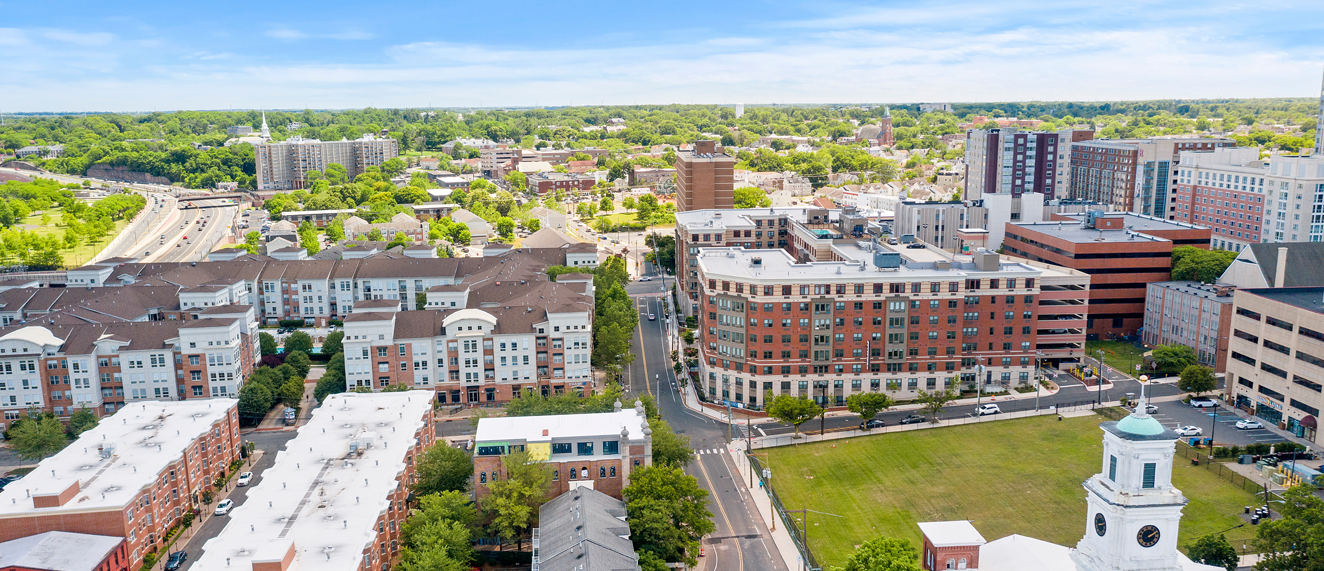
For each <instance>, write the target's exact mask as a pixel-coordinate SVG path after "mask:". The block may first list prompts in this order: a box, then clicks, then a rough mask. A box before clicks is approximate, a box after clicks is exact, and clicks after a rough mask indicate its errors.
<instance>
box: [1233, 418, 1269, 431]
mask: <svg viewBox="0 0 1324 571" xmlns="http://www.w3.org/2000/svg"><path fill="white" fill-rule="evenodd" d="M1237 428H1239V429H1241V430H1254V429H1256V428H1264V425H1263V424H1260V421H1258V420H1254V419H1250V418H1243V419H1241V420H1238V421H1237Z"/></svg>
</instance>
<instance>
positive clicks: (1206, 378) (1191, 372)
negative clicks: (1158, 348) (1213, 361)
mask: <svg viewBox="0 0 1324 571" xmlns="http://www.w3.org/2000/svg"><path fill="white" fill-rule="evenodd" d="M1177 388H1178V389H1181V390H1182V391H1184V392H1188V393H1195V395H1196V396H1200V395H1201V394H1204V393H1207V392H1209V391H1212V390H1214V389H1216V388H1218V380H1217V379H1215V378H1214V370H1213V369H1210V368H1209V367H1206V366H1204V365H1190V366H1188V367H1186V368H1185V369H1182V372H1181V375H1180V376H1179V377H1178V379H1177Z"/></svg>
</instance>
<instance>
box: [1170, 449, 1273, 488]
mask: <svg viewBox="0 0 1324 571" xmlns="http://www.w3.org/2000/svg"><path fill="white" fill-rule="evenodd" d="M1177 455H1178V456H1181V457H1183V458H1190V459H1191V460H1198V462H1196V465H1197V466H1199V467H1201V468H1204V469H1205V470H1208V471H1209V472H1210V473H1212V474H1213V475H1215V476H1218V477H1219V478H1222V479H1224V480H1227V481H1228V482H1231V483H1232V485H1234V486H1239V487H1241V489H1243V490H1246V491H1247V492H1250V493H1252V494H1267V493H1268V491H1269V489H1268V486H1266V485H1264V484H1260V483H1259V482H1256V481H1255V480H1252V479H1250V478H1247V477H1245V476H1243V475H1241V474H1238V473H1237V472H1236V471H1235V470H1232V469H1230V468H1228V467H1227V466H1226V464H1225V463H1223V462H1215V461H1213V460H1210V459H1209V455H1208V454H1206V453H1205V451H1203V450H1201V449H1199V448H1193V447H1191V446H1190V445H1189V444H1187V443H1185V442H1181V441H1177Z"/></svg>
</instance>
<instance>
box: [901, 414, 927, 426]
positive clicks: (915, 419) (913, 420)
mask: <svg viewBox="0 0 1324 571" xmlns="http://www.w3.org/2000/svg"><path fill="white" fill-rule="evenodd" d="M921 422H924V416H923V415H919V414H907V415H906V416H905V418H902V419H901V424H918V423H921Z"/></svg>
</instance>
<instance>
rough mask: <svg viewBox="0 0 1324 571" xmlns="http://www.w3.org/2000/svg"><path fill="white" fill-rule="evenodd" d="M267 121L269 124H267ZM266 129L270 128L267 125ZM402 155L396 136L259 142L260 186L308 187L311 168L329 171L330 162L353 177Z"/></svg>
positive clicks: (260, 187) (274, 187)
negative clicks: (392, 137) (345, 139)
mask: <svg viewBox="0 0 1324 571" xmlns="http://www.w3.org/2000/svg"><path fill="white" fill-rule="evenodd" d="M264 124H265V123H264ZM263 131H266V128H265V127H264V128H263ZM399 154H400V144H399V142H398V141H396V140H395V139H391V138H380V137H376V136H373V135H364V136H363V138H361V139H355V140H353V141H344V140H341V141H319V140H317V139H304V138H302V137H294V138H291V139H289V140H286V141H279V142H269V143H263V144H261V145H257V157H256V160H257V189H258V190H295V189H299V188H304V186H305V184H306V182H305V180H304V177H305V176H306V175H307V174H308V171H326V167H327V165H330V164H338V165H340V166H343V167H345V170H346V171H347V173H348V176H349V179H350V180H354V177H356V176H359V175H361V174H363V173H364V172H365V171H366V170H367V168H368V167H373V166H379V165H381V164H382V163H384V162H386V160H387V159H392V158H395V157H396V156H397V155H399Z"/></svg>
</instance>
